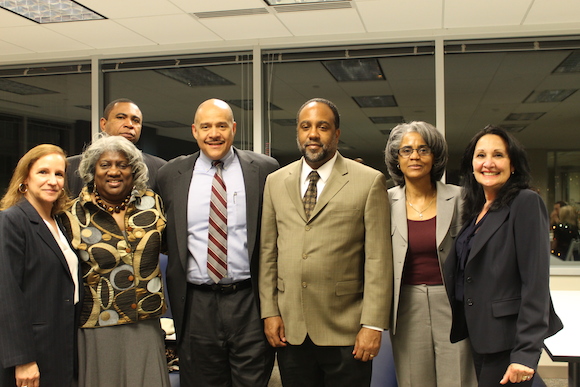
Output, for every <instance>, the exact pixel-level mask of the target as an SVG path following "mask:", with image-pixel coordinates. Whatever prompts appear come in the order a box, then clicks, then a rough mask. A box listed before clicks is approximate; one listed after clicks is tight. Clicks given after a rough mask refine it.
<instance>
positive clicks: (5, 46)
mask: <svg viewBox="0 0 580 387" xmlns="http://www.w3.org/2000/svg"><path fill="white" fill-rule="evenodd" d="M0 36H4V34H3V31H2V29H0ZM0 52H1V53H2V55H11V54H30V53H32V51H31V50H27V49H26V48H22V47H19V46H17V45H15V44H12V43H8V42H4V41H2V40H0Z"/></svg>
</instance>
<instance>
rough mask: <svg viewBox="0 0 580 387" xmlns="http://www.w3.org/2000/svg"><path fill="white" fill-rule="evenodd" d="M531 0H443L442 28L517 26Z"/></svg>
mask: <svg viewBox="0 0 580 387" xmlns="http://www.w3.org/2000/svg"><path fill="white" fill-rule="evenodd" d="M531 3H533V0H510V1H505V0H486V1H477V0H445V8H444V9H445V11H444V19H443V23H444V26H443V27H444V28H465V27H488V26H504V25H515V26H519V25H520V24H521V22H522V20H524V17H525V15H526V12H527V11H528V8H529V7H530V4H531Z"/></svg>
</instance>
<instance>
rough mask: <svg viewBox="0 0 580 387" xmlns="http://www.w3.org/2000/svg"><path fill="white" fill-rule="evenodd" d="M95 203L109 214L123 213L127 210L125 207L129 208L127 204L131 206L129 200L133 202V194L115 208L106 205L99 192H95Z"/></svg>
mask: <svg viewBox="0 0 580 387" xmlns="http://www.w3.org/2000/svg"><path fill="white" fill-rule="evenodd" d="M94 193H95V202H96V203H97V205H98V206H99V207H101V208H102V209H103V210H105V211H107V212H108V213H109V214H112V213H117V214H118V213H119V212H121V211H123V210H124V209H125V207H127V204H129V200H131V194H129V195H127V197H126V198H125V200H123V201H122V202H121V204H117V205H114V206H111V205H109V204H107V203H105V202H104V201H103V199H101V196H100V195H99V191H97V190H95V191H94Z"/></svg>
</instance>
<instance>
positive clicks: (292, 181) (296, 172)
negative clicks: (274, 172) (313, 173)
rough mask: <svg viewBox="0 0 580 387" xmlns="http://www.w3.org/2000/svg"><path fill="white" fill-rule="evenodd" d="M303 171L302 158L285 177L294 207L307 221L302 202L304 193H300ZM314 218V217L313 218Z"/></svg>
mask: <svg viewBox="0 0 580 387" xmlns="http://www.w3.org/2000/svg"><path fill="white" fill-rule="evenodd" d="M301 171H302V160H300V161H297V162H296V163H295V164H294V167H293V168H292V169H290V171H289V172H288V176H286V179H284V184H285V185H286V190H287V191H288V196H290V199H291V200H292V203H293V204H294V207H296V210H297V211H298V215H300V217H301V218H302V219H303V220H304V222H307V219H306V212H304V204H303V203H302V195H301V194H300V192H301V191H300V184H301V183H302V182H301V181H300V172H301ZM311 219H312V218H311Z"/></svg>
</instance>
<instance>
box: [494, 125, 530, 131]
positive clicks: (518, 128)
mask: <svg viewBox="0 0 580 387" xmlns="http://www.w3.org/2000/svg"><path fill="white" fill-rule="evenodd" d="M500 127H502V128H503V129H505V130H507V131H508V132H512V133H518V132H521V131H522V130H524V129H525V128H527V127H528V125H511V124H508V125H500Z"/></svg>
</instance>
